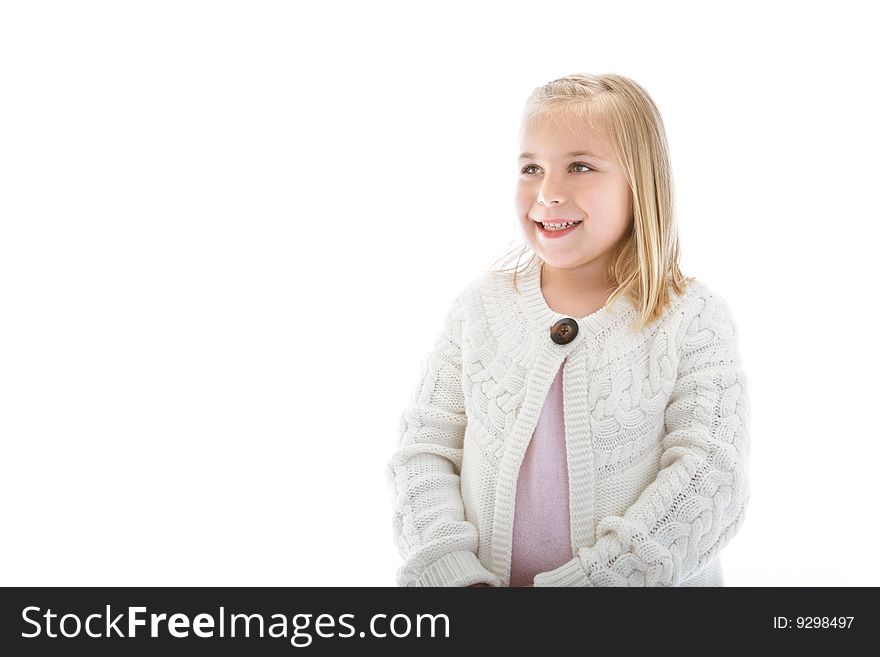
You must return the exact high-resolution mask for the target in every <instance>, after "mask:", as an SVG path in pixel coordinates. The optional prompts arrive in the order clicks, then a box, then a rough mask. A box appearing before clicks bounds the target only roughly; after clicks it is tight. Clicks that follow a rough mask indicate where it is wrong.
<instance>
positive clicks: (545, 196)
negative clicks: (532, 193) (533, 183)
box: [538, 176, 565, 205]
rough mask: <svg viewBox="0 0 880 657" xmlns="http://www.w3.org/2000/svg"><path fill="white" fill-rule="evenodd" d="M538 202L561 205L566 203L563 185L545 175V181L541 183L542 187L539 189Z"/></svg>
mask: <svg viewBox="0 0 880 657" xmlns="http://www.w3.org/2000/svg"><path fill="white" fill-rule="evenodd" d="M538 203H540V204H541V205H550V204H552V203H556V204H557V205H559V204H562V203H565V196H564V194H563V191H562V189H561V186H559V185H557V184H556V183H555V181H553V180H551V179H550V176H545V177H544V182H543V183H541V188H540V189H539V190H538Z"/></svg>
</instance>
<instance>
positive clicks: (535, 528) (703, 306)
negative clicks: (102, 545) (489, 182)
mask: <svg viewBox="0 0 880 657" xmlns="http://www.w3.org/2000/svg"><path fill="white" fill-rule="evenodd" d="M520 146H521V148H520V150H521V151H522V153H521V154H520V156H519V160H518V162H517V174H518V187H517V194H516V209H517V214H518V220H519V224H520V227H521V229H522V232H523V235H524V237H525V240H526V242H527V244H526V245H525V246H524V249H523V251H522V252H521V253H520V255H519V257H518V258H517V265H518V264H519V261H520V259H521V257H522V255H523V253H524V252H525V251H526V250H527V249H528V248H529V247H531V250H532V256H531V258H530V260H529V261H528V262H527V263H526V265H525V266H524V267H523V268H522V269H521V270H518V269H517V268H516V267H514V268H513V269H512V270H505V269H494V270H492V271H487V272H483V274H482V275H481V276H479V277H478V278H475V279H473V280H472V281H471V282H470V283H469V284H468V285H466V286H465V287H464V289H462V290H461V291H460V292H459V293H458V294H457V296H456V297H455V298H454V299H453V301H452V303H451V305H450V307H449V309H448V311H447V312H446V316H445V321H444V324H443V327H442V330H441V331H440V332H439V334H438V335H437V338H436V341H435V344H434V348H433V349H432V350H431V351H430V353H428V354H427V356H426V357H425V359H424V360H423V364H422V371H421V376H420V379H419V382H418V385H417V386H416V388H415V391H414V393H413V396H412V398H411V400H410V403H409V405H408V406H407V407H406V409H405V410H404V412H403V414H402V415H401V416H400V422H399V442H398V445H397V449H396V451H395V452H394V454H393V456H392V458H391V460H390V461H389V462H388V465H387V471H386V474H387V476H388V483H389V486H390V489H391V491H392V492H393V507H394V508H393V529H394V540H395V544H396V545H397V547H398V549H399V551H400V554H401V556H402V557H403V558H404V562H403V564H402V565H401V567H400V568H399V570H398V572H397V584H398V585H400V586H479V585H482V586H723V585H724V584H723V576H722V570H721V562H720V553H721V550H722V548H723V547H724V546H725V545H727V544H728V543H729V542H730V540H731V539H732V538H733V536H734V535H735V534H736V533H737V531H738V529H739V528H740V526H741V525H742V522H743V519H744V515H745V510H746V507H747V504H748V501H749V494H750V484H749V475H748V454H749V402H748V394H747V382H746V377H745V373H744V371H743V369H742V367H741V359H740V356H739V351H738V331H737V326H736V323H735V321H734V319H733V316H732V314H731V311H730V308H729V306H728V304H727V303H726V301H725V300H724V299H723V298H722V297H721V295H719V294H718V293H717V292H715V291H714V290H712V289H711V288H710V287H708V286H707V285H706V284H704V283H703V282H702V281H700V280H697V279H696V278H694V277H687V278H686V277H684V276H683V275H682V273H681V271H680V270H679V266H678V261H679V247H678V240H677V232H676V224H675V219H674V213H673V196H672V180H671V174H670V167H669V158H668V154H667V147H666V138H665V132H664V128H663V123H662V120H661V118H660V115H659V113H658V111H657V108H656V107H655V105H654V103H653V101H652V100H651V98H650V97H649V96H648V94H647V93H646V92H645V90H644V89H643V88H642V87H641V86H639V85H638V84H636V83H635V82H633V81H632V80H630V79H627V78H625V77H623V76H620V75H598V76H597V75H571V76H567V77H564V78H561V79H558V80H554V81H552V82H550V83H548V84H546V85H544V86H542V87H539V88H537V89H536V90H535V91H534V92H533V93H532V96H531V97H530V98H529V99H528V102H527V105H526V109H525V113H524V115H523V121H522V129H521V131H520Z"/></svg>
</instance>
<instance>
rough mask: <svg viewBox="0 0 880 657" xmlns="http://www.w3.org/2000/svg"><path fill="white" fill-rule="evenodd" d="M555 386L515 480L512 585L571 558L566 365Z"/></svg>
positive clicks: (524, 582)
mask: <svg viewBox="0 0 880 657" xmlns="http://www.w3.org/2000/svg"><path fill="white" fill-rule="evenodd" d="M563 367H565V362H563V364H562V365H561V366H560V368H559V371H558V372H557V373H556V378H555V379H554V380H553V384H552V385H551V386H550V392H549V393H548V395H547V399H546V401H545V402H544V407H543V409H542V410H541V417H540V418H538V424H537V426H536V427H535V431H534V433H533V434H532V439H531V441H530V442H529V446H528V449H527V450H526V453H525V456H524V457H523V462H522V465H521V466H520V470H519V478H518V479H517V484H516V511H515V514H514V520H513V551H512V554H511V563H510V586H526V585H528V584H531V583H532V578H533V577H534V576H535V575H536V574H538V573H541V572H544V571H547V570H552V569H554V568H557V567H558V566H561V565H562V564H564V563H565V562H567V561H571V559H572V558H573V557H574V554H573V553H572V550H571V529H570V527H569V512H568V462H567V459H566V452H565V423H564V418H563V408H562V369H563Z"/></svg>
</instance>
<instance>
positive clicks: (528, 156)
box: [519, 151, 602, 160]
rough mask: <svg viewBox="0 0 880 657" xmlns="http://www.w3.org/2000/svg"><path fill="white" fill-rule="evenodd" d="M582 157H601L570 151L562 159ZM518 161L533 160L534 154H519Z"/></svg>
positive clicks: (586, 152)
mask: <svg viewBox="0 0 880 657" xmlns="http://www.w3.org/2000/svg"><path fill="white" fill-rule="evenodd" d="M582 155H586V156H587V157H594V158H596V159H597V160H601V159H602V158H601V157H599V156H598V155H594V154H593V153H591V152H590V151H571V152H570V153H566V154H565V155H563V157H565V158H569V157H580V156H582ZM519 159H521V160H534V159H535V154H534V153H520V155H519Z"/></svg>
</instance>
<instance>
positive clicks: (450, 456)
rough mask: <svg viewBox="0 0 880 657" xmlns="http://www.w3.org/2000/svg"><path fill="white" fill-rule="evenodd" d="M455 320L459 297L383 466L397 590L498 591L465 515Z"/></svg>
mask: <svg viewBox="0 0 880 657" xmlns="http://www.w3.org/2000/svg"><path fill="white" fill-rule="evenodd" d="M460 319H461V295H459V297H457V298H456V299H455V300H454V302H453V304H452V306H451V308H450V309H449V311H448V312H447V314H446V317H445V320H444V323H443V328H442V330H441V331H440V333H439V335H438V336H437V338H436V341H435V345H434V348H433V349H432V350H431V351H430V352H429V353H428V354H427V355H426V356H425V358H424V359H423V361H422V367H421V375H420V379H419V382H418V385H417V386H416V388H415V391H414V392H413V394H412V398H411V400H410V402H409V404H408V406H407V407H406V409H405V410H404V411H403V413H402V415H401V416H400V420H399V424H398V434H399V440H398V445H397V449H396V450H395V452H394V454H393V456H392V458H391V460H390V461H389V462H388V463H387V465H386V475H387V481H388V485H389V488H390V490H391V493H392V497H393V517H392V518H393V519H392V525H393V529H394V543H395V545H396V546H397V548H398V551H399V552H400V555H401V556H402V557H403V558H404V561H403V564H402V565H401V566H400V568H399V569H398V571H397V577H396V579H397V585H398V586H468V585H470V584H475V583H477V582H485V583H487V584H491V585H493V586H501V581H500V580H499V578H498V577H497V576H496V575H495V574H493V573H492V572H491V571H489V570H488V569H487V568H485V567H484V566H483V564H482V563H481V562H480V560H479V559H478V558H477V546H478V536H477V527H476V525H474V524H473V523H471V522H469V521H467V520H465V517H464V502H463V500H462V495H461V485H460V475H461V463H462V457H463V442H464V434H465V428H466V426H467V418H466V414H465V405H464V393H463V389H462V381H461V376H462V374H461V372H462V361H461V321H460Z"/></svg>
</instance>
